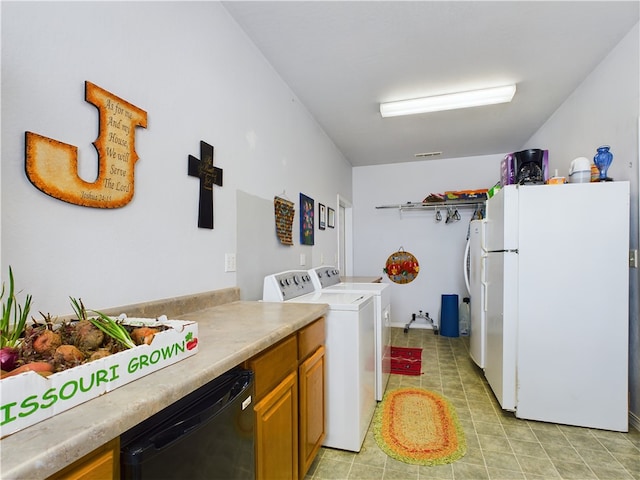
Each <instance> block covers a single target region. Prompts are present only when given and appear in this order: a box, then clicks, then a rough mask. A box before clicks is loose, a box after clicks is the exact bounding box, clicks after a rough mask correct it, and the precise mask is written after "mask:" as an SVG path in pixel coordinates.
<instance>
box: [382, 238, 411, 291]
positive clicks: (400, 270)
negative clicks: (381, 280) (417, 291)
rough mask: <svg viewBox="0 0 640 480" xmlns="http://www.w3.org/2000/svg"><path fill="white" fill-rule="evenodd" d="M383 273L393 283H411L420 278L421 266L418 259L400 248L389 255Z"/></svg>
mask: <svg viewBox="0 0 640 480" xmlns="http://www.w3.org/2000/svg"><path fill="white" fill-rule="evenodd" d="M383 271H384V273H386V274H387V276H388V277H389V280H391V281H392V282H395V283H410V282H413V281H414V280H415V278H416V277H417V276H418V272H419V271H420V265H419V264H418V260H417V259H416V257H414V256H413V255H412V254H410V253H409V252H405V251H404V249H403V248H402V247H400V249H399V250H398V251H397V252H394V253H392V254H391V255H389V258H388V259H387V264H386V266H385V267H384V269H383Z"/></svg>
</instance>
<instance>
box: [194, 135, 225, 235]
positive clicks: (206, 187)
mask: <svg viewBox="0 0 640 480" xmlns="http://www.w3.org/2000/svg"><path fill="white" fill-rule="evenodd" d="M188 173H189V176H191V177H199V178H200V200H199V202H198V228H209V229H213V186H214V185H217V186H219V187H221V186H222V169H221V168H218V167H216V166H214V165H213V146H211V145H209V144H208V143H206V142H202V141H201V142H200V159H197V158H196V157H194V156H193V155H189V172H188Z"/></svg>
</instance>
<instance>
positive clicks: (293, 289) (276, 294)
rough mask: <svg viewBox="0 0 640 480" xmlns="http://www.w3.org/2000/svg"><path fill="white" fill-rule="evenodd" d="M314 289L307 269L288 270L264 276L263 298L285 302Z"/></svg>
mask: <svg viewBox="0 0 640 480" xmlns="http://www.w3.org/2000/svg"><path fill="white" fill-rule="evenodd" d="M314 291H315V287H314V286H313V282H312V281H311V275H310V274H309V272H308V271H307V270H288V271H286V272H280V273H276V274H273V275H267V276H266V277H265V278H264V286H263V289H262V300H263V301H265V302H284V301H287V300H291V299H292V298H296V297H299V296H301V295H306V294H308V293H313V292H314Z"/></svg>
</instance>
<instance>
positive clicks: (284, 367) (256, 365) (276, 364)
mask: <svg viewBox="0 0 640 480" xmlns="http://www.w3.org/2000/svg"><path fill="white" fill-rule="evenodd" d="M297 353H298V342H297V337H296V336H295V335H292V336H290V337H288V338H286V339H285V340H283V341H281V342H280V343H278V344H277V345H274V346H273V347H271V348H270V349H269V350H267V351H266V352H264V353H260V354H258V355H257V356H256V357H254V358H252V359H251V360H249V361H248V362H247V367H248V368H249V369H250V370H253V373H254V379H255V380H254V381H255V397H256V401H260V399H262V398H263V397H264V396H265V394H267V393H268V392H270V391H271V390H273V389H274V388H275V387H276V386H277V385H278V384H279V383H280V382H281V381H282V379H283V378H284V377H286V376H287V375H288V374H289V372H291V371H294V370H296V369H297V368H298V357H297Z"/></svg>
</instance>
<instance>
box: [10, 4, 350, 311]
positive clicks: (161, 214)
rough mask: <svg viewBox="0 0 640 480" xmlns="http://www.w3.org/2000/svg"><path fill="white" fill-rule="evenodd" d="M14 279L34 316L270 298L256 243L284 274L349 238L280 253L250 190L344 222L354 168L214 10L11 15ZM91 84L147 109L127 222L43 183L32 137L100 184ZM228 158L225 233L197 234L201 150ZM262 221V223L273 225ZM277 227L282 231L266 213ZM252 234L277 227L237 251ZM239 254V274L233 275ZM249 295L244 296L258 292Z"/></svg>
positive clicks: (93, 7) (45, 10) (140, 8)
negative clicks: (64, 147) (228, 264)
mask: <svg viewBox="0 0 640 480" xmlns="http://www.w3.org/2000/svg"><path fill="white" fill-rule="evenodd" d="M1 8H2V150H1V152H2V182H1V194H2V217H1V220H2V222H1V224H2V232H1V233H2V240H1V241H2V243H1V248H2V250H1V256H0V263H1V272H0V273H1V275H2V279H3V280H5V281H6V278H7V276H8V267H9V266H11V267H12V268H13V271H14V274H15V276H16V281H17V286H18V287H19V288H22V289H24V290H25V292H28V293H31V294H32V295H33V297H34V304H33V312H35V314H36V316H37V312H38V311H42V312H45V313H52V314H54V315H57V314H64V313H69V312H70V306H69V300H68V297H69V296H74V297H81V298H82V299H83V300H84V302H85V304H86V305H87V306H89V307H90V308H107V307H111V306H117V305H126V304H130V303H137V302H143V301H149V300H154V299H160V298H166V297H172V296H179V295H184V294H190V293H196V292H201V291H208V290H215V289H219V288H226V287H231V286H236V285H237V286H239V287H240V288H241V292H243V289H245V288H244V287H246V290H251V291H252V292H253V295H254V296H255V295H256V293H255V292H257V290H256V284H257V283H259V284H261V282H262V277H263V276H264V275H266V274H268V273H273V271H272V270H269V271H265V270H264V269H265V268H267V267H269V268H270V267H272V266H271V265H266V266H263V264H262V263H260V258H259V257H258V258H255V257H254V256H252V255H253V251H252V249H251V245H254V246H255V245H259V246H263V245H269V248H267V249H266V251H264V252H263V255H267V256H269V255H271V254H272V253H274V254H275V253H276V252H277V254H278V258H279V260H280V262H281V263H280V264H279V265H280V266H281V268H282V269H285V268H294V267H297V266H299V252H300V251H303V252H305V253H306V255H307V257H308V259H309V260H308V262H309V267H311V262H312V261H313V259H314V258H317V257H319V256H320V254H321V253H322V254H323V255H325V256H331V258H333V256H334V255H335V254H336V250H337V238H336V234H335V230H325V231H318V230H317V231H316V245H315V246H314V247H308V246H305V247H301V246H300V245H299V234H298V233H297V232H298V221H299V216H298V214H296V217H295V220H294V229H293V230H294V235H293V237H294V242H295V244H296V246H295V247H284V246H280V245H278V244H277V242H275V241H274V238H275V225H274V222H273V208H271V210H269V209H268V208H267V209H264V210H262V211H260V212H257V211H254V210H252V209H251V207H250V204H249V207H247V208H245V207H246V205H247V204H246V202H245V203H242V205H244V206H243V207H242V208H238V200H237V199H238V195H240V192H249V193H250V197H249V198H253V199H255V201H257V202H258V203H261V204H267V205H269V204H271V205H272V202H273V197H274V196H275V195H279V194H281V193H282V192H283V191H286V194H287V196H288V197H289V198H290V199H292V200H293V201H294V202H295V203H296V205H297V204H298V195H299V192H303V193H305V194H306V195H308V196H310V197H312V198H314V199H315V201H316V202H322V203H324V204H326V205H327V206H329V207H332V208H334V209H336V208H337V205H335V199H336V197H337V194H340V195H343V196H345V197H346V198H351V168H350V166H349V165H348V163H347V162H346V161H345V160H344V158H343V156H342V155H341V154H340V153H339V152H338V151H337V149H336V148H335V146H334V145H333V143H332V142H331V141H330V140H329V139H328V138H327V137H326V135H325V134H324V132H323V131H322V130H321V129H320V128H319V126H318V125H317V123H316V122H315V121H314V119H313V118H312V117H311V116H310V115H309V113H308V112H307V110H306V109H305V108H304V107H303V106H302V105H301V104H300V103H299V101H298V99H297V98H296V97H295V95H293V94H292V92H291V91H290V89H289V88H288V87H287V86H286V85H285V84H284V82H283V81H282V80H281V79H280V77H279V76H278V75H277V74H276V73H275V72H274V70H273V69H272V67H271V66H270V65H269V64H268V63H267V62H266V61H265V60H264V58H263V57H262V55H261V54H260V53H259V52H258V50H257V49H256V48H255V46H253V44H251V43H250V42H249V41H248V39H247V38H246V36H245V34H244V33H243V32H242V31H241V30H240V29H239V28H238V26H237V25H236V24H235V22H234V21H233V20H232V19H231V18H230V16H229V15H228V14H227V12H226V10H225V9H224V8H223V7H222V6H221V5H220V4H219V3H215V2H135V3H134V2H100V3H99V2H65V3H58V2H41V3H33V2H19V3H7V2H2V4H1ZM85 80H89V81H91V82H93V83H95V84H97V85H98V86H100V87H102V88H105V89H106V90H108V91H110V92H112V93H113V94H115V95H117V96H119V97H121V98H123V99H125V100H127V101H128V102H130V103H132V104H134V105H135V106H137V107H139V108H141V109H143V110H145V111H146V112H147V114H148V128H146V129H138V131H137V133H136V143H135V148H136V152H137V154H138V155H139V157H140V159H139V160H138V162H137V164H136V167H135V197H134V199H133V201H132V202H131V203H130V204H128V205H126V206H125V207H123V208H120V209H114V210H106V209H92V208H85V207H79V206H76V205H71V204H67V203H64V202H62V201H59V200H56V199H54V198H52V197H49V196H47V195H45V194H43V193H42V192H40V191H39V190H37V189H36V188H35V187H33V186H32V185H31V183H30V182H29V180H28V179H27V177H26V175H25V172H24V133H25V131H33V132H36V133H40V134H41V135H45V136H47V137H51V138H54V139H57V140H60V141H63V142H66V143H71V144H73V145H76V146H78V147H79V149H80V162H81V169H80V172H81V174H82V175H83V177H85V179H87V180H89V181H90V180H91V176H92V175H93V178H95V175H96V172H97V170H96V165H97V156H96V154H95V150H94V149H93V147H92V146H91V142H93V141H94V140H95V139H96V137H97V131H98V130H97V129H98V123H97V115H96V113H97V110H96V109H95V107H93V106H92V105H90V104H89V103H87V102H85V100H84V82H85ZM200 140H204V141H206V142H207V143H210V144H211V145H213V146H214V147H215V158H214V162H215V164H216V165H217V166H218V167H220V168H222V169H223V170H224V186H223V187H215V189H214V214H215V229H214V230H207V229H198V228H197V206H198V180H197V179H196V178H193V177H189V176H188V175H187V158H188V155H189V154H192V155H196V156H199V154H200V152H199V142H200ZM258 215H260V217H258ZM266 215H270V216H269V218H264V216H266ZM251 222H256V223H260V224H262V225H263V228H261V229H254V230H253V231H252V236H251V238H250V239H246V238H243V239H238V238H237V235H238V232H244V231H246V228H245V226H246V225H247V224H249V223H251ZM225 253H237V256H238V258H237V264H238V268H240V266H241V265H243V266H244V265H248V266H249V267H248V268H250V272H251V275H245V276H243V277H242V278H241V277H240V274H236V273H225V272H224V255H225ZM243 282H244V283H243Z"/></svg>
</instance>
